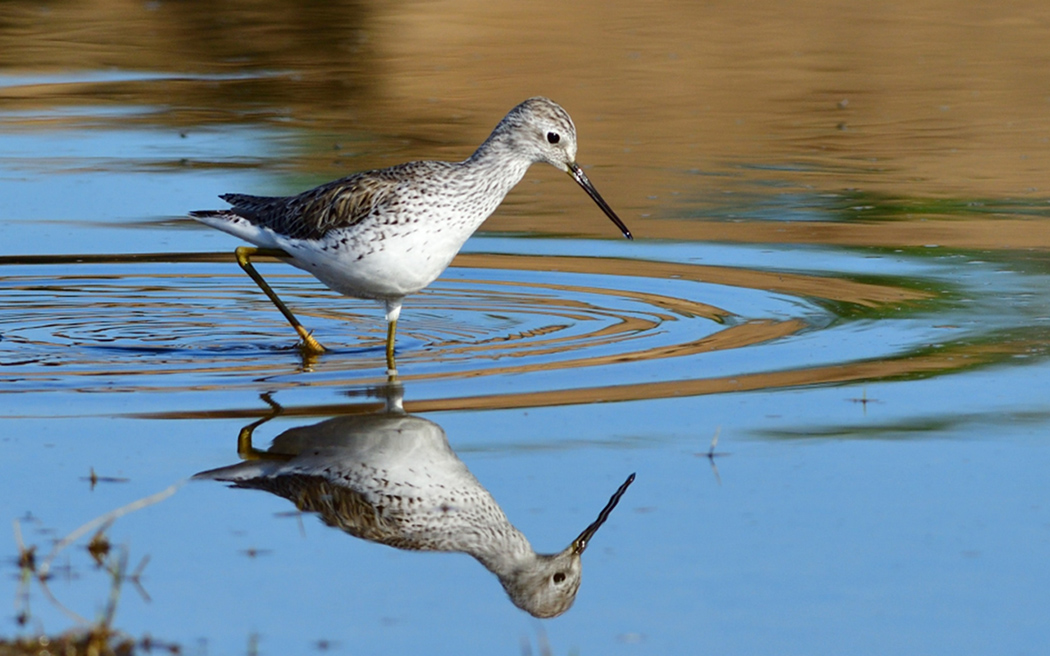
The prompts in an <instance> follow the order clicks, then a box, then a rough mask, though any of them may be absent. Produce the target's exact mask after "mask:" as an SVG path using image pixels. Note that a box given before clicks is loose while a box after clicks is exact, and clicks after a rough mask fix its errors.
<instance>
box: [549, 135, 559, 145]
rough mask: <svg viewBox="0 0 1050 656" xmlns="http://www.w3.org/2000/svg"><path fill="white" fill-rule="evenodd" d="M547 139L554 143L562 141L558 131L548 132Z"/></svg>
mask: <svg viewBox="0 0 1050 656" xmlns="http://www.w3.org/2000/svg"><path fill="white" fill-rule="evenodd" d="M547 141H549V142H550V143H552V144H556V143H558V142H559V141H561V136H559V135H558V133H557V132H548V133H547Z"/></svg>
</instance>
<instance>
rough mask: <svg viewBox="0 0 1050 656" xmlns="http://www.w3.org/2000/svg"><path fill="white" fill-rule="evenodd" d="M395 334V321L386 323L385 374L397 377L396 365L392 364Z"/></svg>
mask: <svg viewBox="0 0 1050 656" xmlns="http://www.w3.org/2000/svg"><path fill="white" fill-rule="evenodd" d="M396 332H397V319H394V320H393V321H389V322H387V326H386V373H387V375H388V376H397V363H395V362H394V334H395V333H396Z"/></svg>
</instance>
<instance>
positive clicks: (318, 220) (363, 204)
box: [221, 167, 401, 239]
mask: <svg viewBox="0 0 1050 656" xmlns="http://www.w3.org/2000/svg"><path fill="white" fill-rule="evenodd" d="M396 168H401V167H396ZM400 180H401V178H399V177H398V176H397V175H396V174H394V172H393V171H391V170H390V169H383V170H380V171H366V172H363V173H357V174H355V175H351V176H349V177H346V178H342V179H340V180H335V181H334V182H329V183H328V184H324V185H321V186H320V187H316V188H314V189H311V190H309V191H304V192H303V193H301V194H299V195H298V196H249V195H247V194H224V195H222V196H221V198H222V199H223V200H225V201H226V202H227V203H229V204H230V205H232V206H233V207H232V208H230V209H229V210H227V211H229V212H230V213H232V214H236V215H237V216H240V217H243V218H245V219H247V220H249V221H251V222H252V223H254V224H255V225H259V226H263V227H266V228H270V229H271V230H273V231H274V232H276V233H278V234H281V235H284V236H286V237H290V238H292V239H323V238H324V236H325V234H327V233H328V232H329V231H331V230H335V229H339V228H348V227H351V226H353V225H355V224H357V223H360V222H361V221H362V220H364V219H365V217H367V216H368V215H369V214H371V213H372V212H373V211H374V210H375V209H376V208H377V207H380V206H381V205H382V204H383V203H384V202H386V201H387V200H388V199H389V198H390V197H391V196H392V195H393V194H394V191H395V189H396V188H397V186H398V183H399V181H400Z"/></svg>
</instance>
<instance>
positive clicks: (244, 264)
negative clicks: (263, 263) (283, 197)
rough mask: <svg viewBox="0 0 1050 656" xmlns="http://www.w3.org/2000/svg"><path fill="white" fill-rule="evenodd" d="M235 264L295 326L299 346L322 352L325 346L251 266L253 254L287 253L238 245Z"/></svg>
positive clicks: (283, 254)
mask: <svg viewBox="0 0 1050 656" xmlns="http://www.w3.org/2000/svg"><path fill="white" fill-rule="evenodd" d="M236 253H237V264H239V265H241V268H242V269H244V272H245V273H247V274H248V275H249V276H251V279H252V280H254V281H255V284H256V285H258V286H259V289H261V290H263V293H265V294H266V296H267V297H269V299H270V300H271V301H272V302H273V304H274V305H276V306H277V309H278V310H280V311H281V314H283V315H284V318H285V319H287V320H288V323H290V324H292V328H295V332H296V333H298V335H299V338H300V339H301V340H303V342H302V344H301V347H302V349H303V350H304V351H306V352H307V353H324V351H325V348H324V347H323V346H321V343H320V342H318V341H317V340H316V339H314V337H313V335H311V334H310V332H309V331H308V330H307V329H306V328H304V327H303V324H301V323H299V320H298V319H296V318H295V315H294V314H292V311H291V310H289V309H288V307H287V306H286V305H285V304H284V301H282V300H281V299H279V298H278V297H277V294H276V293H275V292H274V291H273V290H272V289H270V285H268V284H266V281H265V280H263V277H262V276H260V275H259V272H258V271H256V270H255V267H253V266H252V263H251V257H252V256H253V255H269V256H272V257H280V256H287V253H285V252H284V251H281V250H277V249H273V248H254V247H251V246H240V247H239V248H237V251H236Z"/></svg>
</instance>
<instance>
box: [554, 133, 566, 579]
mask: <svg viewBox="0 0 1050 656" xmlns="http://www.w3.org/2000/svg"><path fill="white" fill-rule="evenodd" d="M554 136H558V135H554ZM553 578H554V582H555V583H561V582H562V581H564V580H565V572H557V573H556V574H555V575H554V577H553Z"/></svg>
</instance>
